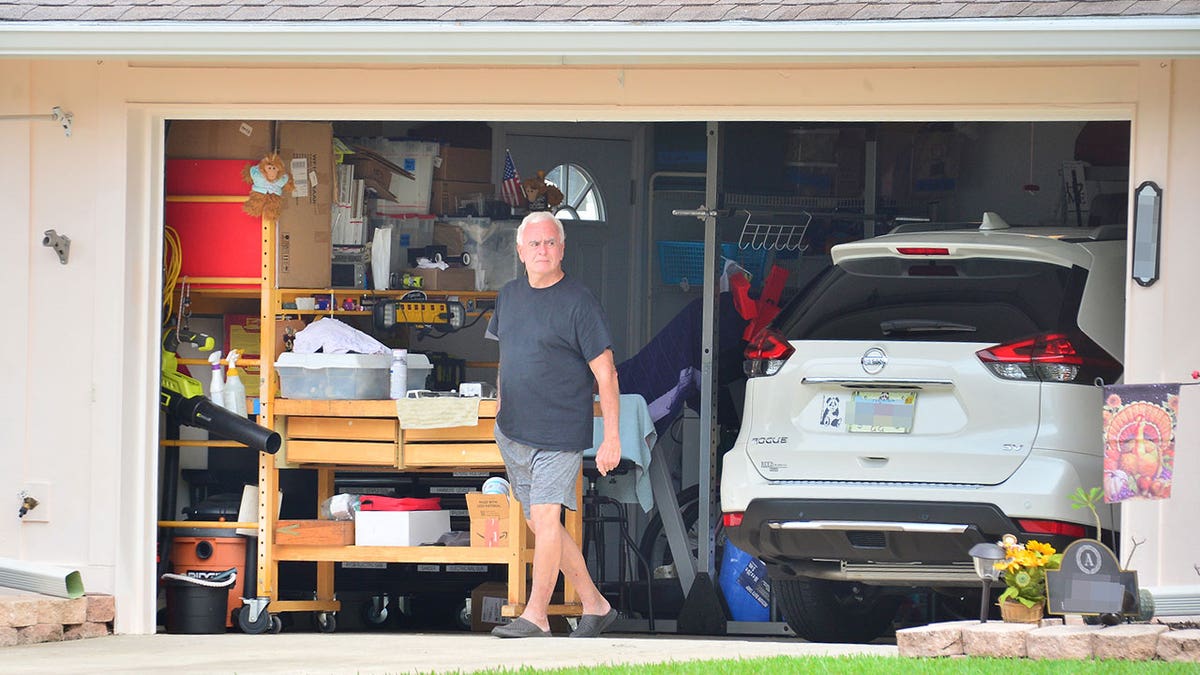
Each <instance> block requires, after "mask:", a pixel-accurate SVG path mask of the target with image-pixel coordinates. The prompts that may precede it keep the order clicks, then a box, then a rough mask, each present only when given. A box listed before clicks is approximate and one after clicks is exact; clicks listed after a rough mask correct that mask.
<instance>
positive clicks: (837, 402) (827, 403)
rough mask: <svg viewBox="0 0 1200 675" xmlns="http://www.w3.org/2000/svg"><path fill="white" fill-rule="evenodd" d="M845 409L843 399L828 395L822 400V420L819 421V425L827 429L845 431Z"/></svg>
mask: <svg viewBox="0 0 1200 675" xmlns="http://www.w3.org/2000/svg"><path fill="white" fill-rule="evenodd" d="M844 408H845V403H844V402H843V401H842V399H841V397H839V396H835V395H831V394H826V395H825V396H823V397H822V400H821V418H820V419H819V420H818V421H817V424H818V425H819V426H822V427H824V428H826V429H832V430H838V429H844V428H845V425H844V424H843V421H844V420H845V418H846V416H845V414H844V411H843V410H844Z"/></svg>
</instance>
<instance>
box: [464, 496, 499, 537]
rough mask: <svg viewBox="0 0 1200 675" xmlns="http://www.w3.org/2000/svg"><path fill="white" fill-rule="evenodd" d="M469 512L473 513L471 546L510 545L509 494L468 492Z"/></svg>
mask: <svg viewBox="0 0 1200 675" xmlns="http://www.w3.org/2000/svg"><path fill="white" fill-rule="evenodd" d="M467 512H468V513H469V514H470V515H471V546H478V547H483V548H495V547H500V546H508V536H509V522H508V521H509V518H508V496H507V495H485V494H483V493H482V492H468V493H467Z"/></svg>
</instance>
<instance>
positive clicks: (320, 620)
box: [316, 612, 337, 633]
mask: <svg viewBox="0 0 1200 675" xmlns="http://www.w3.org/2000/svg"><path fill="white" fill-rule="evenodd" d="M316 619H317V630H319V631H321V632H322V633H332V632H334V631H335V630H337V617H335V616H334V615H333V613H332V612H317V613H316Z"/></svg>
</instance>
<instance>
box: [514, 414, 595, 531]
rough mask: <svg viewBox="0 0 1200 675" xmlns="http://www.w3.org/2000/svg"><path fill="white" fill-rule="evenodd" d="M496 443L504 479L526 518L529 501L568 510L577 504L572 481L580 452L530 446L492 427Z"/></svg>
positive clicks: (577, 470) (574, 479) (575, 475)
mask: <svg viewBox="0 0 1200 675" xmlns="http://www.w3.org/2000/svg"><path fill="white" fill-rule="evenodd" d="M496 445H498V446H500V455H501V456H502V457H504V468H505V469H506V470H507V471H508V482H509V483H511V484H512V488H513V494H515V495H516V496H517V501H519V502H521V508H522V509H524V511H525V517H526V518H528V517H529V506H530V505H531V504H562V505H563V506H565V507H567V508H568V509H571V510H572V511H574V510H576V509H577V508H578V504H577V502H576V501H575V484H576V481H577V480H578V479H579V468H580V465H581V464H582V463H583V453H582V452H568V451H563V450H544V449H540V448H535V447H531V446H528V445H525V444H524V443H518V442H517V441H514V440H512V439H511V438H509V437H508V436H505V435H504V434H503V433H501V432H500V427H496Z"/></svg>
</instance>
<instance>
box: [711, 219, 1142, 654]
mask: <svg viewBox="0 0 1200 675" xmlns="http://www.w3.org/2000/svg"><path fill="white" fill-rule="evenodd" d="M990 216H991V214H989V217H985V221H984V222H985V223H987V224H985V226H984V228H993V227H994V228H995V229H984V228H979V229H971V230H962V231H926V232H914V233H896V234H889V235H885V236H881V237H876V238H873V239H868V240H863V241H858V242H853V243H849V244H843V245H840V246H836V247H834V248H833V250H832V260H833V266H832V267H831V268H830V269H829V270H828V271H827V272H826V273H825V274H824V275H823V276H821V277H820V278H818V279H817V280H816V281H815V282H813V284H812V285H811V286H810V287H809V288H808V289H807V290H806V291H805V292H803V293H802V294H801V295H799V296H798V297H797V298H795V299H794V300H793V301H792V302H791V303H789V305H788V306H786V307H785V308H784V309H783V311H782V312H781V313H780V315H779V316H778V317H777V318H776V320H775V321H774V322H773V323H772V324H771V326H770V327H768V328H767V329H765V330H764V331H763V332H762V333H760V334H759V335H758V336H757V337H756V338H755V339H754V340H753V341H752V343H751V345H750V347H749V348H748V349H747V351H746V357H747V361H746V368H747V374H748V375H749V376H750V379H749V381H748V383H747V388H746V398H745V412H744V415H743V420H742V426H741V430H740V434H739V436H738V439H737V441H736V442H735V443H734V446H733V447H732V448H731V449H730V451H729V452H728V453H727V454H726V455H725V458H724V465H723V467H722V468H723V471H722V477H721V508H722V511H723V512H724V522H725V526H726V527H725V531H726V533H727V534H728V536H729V538H730V539H731V540H732V541H733V542H734V543H735V544H736V545H737V546H738V547H739V548H741V549H743V550H745V551H748V552H750V553H751V554H753V555H755V556H757V557H759V558H761V559H762V560H763V561H764V562H765V563H766V564H767V567H768V570H769V573H770V576H771V581H772V588H773V589H774V591H775V593H776V598H777V600H778V602H779V606H780V608H781V609H782V611H783V614H784V616H785V618H786V619H787V621H788V623H789V624H790V625H791V627H792V629H793V630H795V632H796V633H797V634H798V635H800V636H801V637H804V638H806V639H809V640H813V641H819V642H867V641H870V640H872V639H875V638H876V637H879V636H880V635H882V634H884V633H885V632H887V630H888V629H889V628H890V627H891V623H892V619H893V617H894V615H895V612H896V608H897V606H898V604H899V603H900V601H901V599H902V597H903V596H904V595H911V594H912V592H913V589H914V588H927V589H933V590H936V591H943V592H945V594H947V595H962V594H963V592H964V591H968V589H973V588H978V585H979V580H978V577H977V576H976V575H975V573H974V571H973V567H972V564H971V557H970V555H969V554H968V550H969V549H970V548H971V546H972V545H974V544H975V543H978V542H982V541H996V540H998V539H1000V537H1001V536H1002V535H1004V534H1005V533H1014V534H1017V535H1018V536H1021V537H1023V538H1025V537H1033V538H1036V539H1039V540H1042V541H1048V542H1049V543H1051V544H1053V545H1054V546H1056V547H1057V548H1058V549H1059V550H1062V548H1064V547H1065V545H1066V544H1067V543H1069V542H1070V541H1071V540H1073V539H1076V538H1080V537H1083V536H1094V528H1088V527H1086V526H1087V525H1089V524H1090V523H1091V522H1092V520H1091V514H1090V513H1084V512H1081V511H1078V510H1074V509H1072V508H1071V500H1070V495H1071V494H1072V493H1074V492H1075V490H1076V489H1077V488H1079V487H1081V486H1083V487H1090V486H1092V485H1097V484H1099V481H1100V477H1101V464H1102V448H1101V442H1100V433H1101V432H1100V416H1101V406H1102V388H1101V387H1100V386H1098V385H1102V384H1111V383H1114V382H1116V381H1118V380H1119V378H1120V377H1121V373H1122V365H1121V362H1120V360H1119V359H1120V357H1121V356H1122V353H1123V317H1124V274H1123V272H1124V269H1125V232H1124V229H1123V228H1111V227H1109V228H1095V229H1065V228H1057V229H1047V228H1029V229H1018V228H1008V227H1007V226H1006V225H1004V224H1003V222H1002V221H1000V220H999V219H997V218H993V217H990ZM1102 515H1103V517H1104V519H1105V521H1106V525H1105V527H1108V528H1110V527H1111V523H1112V514H1111V513H1109V512H1107V511H1106V512H1105V513H1103V514H1102ZM968 592H969V591H968ZM975 597H976V598H978V596H975Z"/></svg>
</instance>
